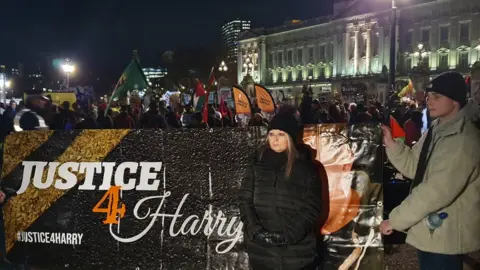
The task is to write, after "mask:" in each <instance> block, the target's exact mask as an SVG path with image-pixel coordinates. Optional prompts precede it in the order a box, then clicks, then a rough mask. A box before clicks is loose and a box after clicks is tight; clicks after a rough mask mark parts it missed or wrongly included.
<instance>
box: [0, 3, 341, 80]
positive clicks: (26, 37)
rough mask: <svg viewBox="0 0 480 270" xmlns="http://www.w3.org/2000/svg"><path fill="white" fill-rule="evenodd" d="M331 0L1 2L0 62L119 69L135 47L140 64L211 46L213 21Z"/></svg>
mask: <svg viewBox="0 0 480 270" xmlns="http://www.w3.org/2000/svg"><path fill="white" fill-rule="evenodd" d="M331 2H332V0H243V1H238V0H223V1H218V0H217V1H201V0H200V1H199V0H183V1H182V0H180V1H178V0H177V1H167V0H82V1H68V0H17V1H13V0H5V1H2V3H1V5H0V29H1V31H0V33H1V34H0V40H1V42H0V64H7V65H12V64H15V63H17V62H19V61H20V62H23V63H24V65H25V66H26V67H28V66H29V65H34V64H35V63H36V62H42V61H45V59H53V58H66V57H68V58H72V59H73V60H74V61H75V62H76V63H78V65H79V68H80V69H88V70H89V71H91V72H94V73H102V72H104V71H105V70H109V71H114V72H118V73H120V72H121V71H122V70H123V69H124V68H125V66H126V65H127V64H128V62H129V60H130V59H131V51H132V50H133V49H135V48H137V49H138V50H139V53H140V57H141V60H142V65H143V66H149V65H150V64H153V60H152V59H154V57H155V56H158V55H159V54H161V53H163V52H164V51H166V50H171V49H175V47H176V46H177V45H180V44H183V45H185V44H191V45H201V46H216V45H218V44H219V43H220V42H221V37H220V27H221V25H222V24H223V23H224V22H226V21H229V20H233V19H236V18H237V17H238V18H240V19H247V20H251V21H252V26H253V28H257V27H262V26H267V27H269V26H275V25H280V24H282V23H283V22H284V21H285V20H287V19H308V18H312V17H317V16H321V15H325V14H328V13H330V12H331V10H332V4H331Z"/></svg>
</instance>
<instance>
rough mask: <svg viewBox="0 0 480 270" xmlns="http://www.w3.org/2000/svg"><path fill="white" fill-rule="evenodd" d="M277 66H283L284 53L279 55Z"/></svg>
mask: <svg viewBox="0 0 480 270" xmlns="http://www.w3.org/2000/svg"><path fill="white" fill-rule="evenodd" d="M277 66H279V67H281V66H283V52H278V53H277Z"/></svg>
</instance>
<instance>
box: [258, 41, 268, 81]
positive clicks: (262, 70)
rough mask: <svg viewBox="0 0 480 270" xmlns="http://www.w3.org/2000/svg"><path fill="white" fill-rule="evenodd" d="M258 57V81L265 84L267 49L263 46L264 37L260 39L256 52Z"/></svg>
mask: <svg viewBox="0 0 480 270" xmlns="http://www.w3.org/2000/svg"><path fill="white" fill-rule="evenodd" d="M258 57H259V58H260V63H259V69H260V75H259V79H260V82H262V83H263V84H265V83H266V81H267V48H266V44H265V37H261V38H260V50H259V52H258Z"/></svg>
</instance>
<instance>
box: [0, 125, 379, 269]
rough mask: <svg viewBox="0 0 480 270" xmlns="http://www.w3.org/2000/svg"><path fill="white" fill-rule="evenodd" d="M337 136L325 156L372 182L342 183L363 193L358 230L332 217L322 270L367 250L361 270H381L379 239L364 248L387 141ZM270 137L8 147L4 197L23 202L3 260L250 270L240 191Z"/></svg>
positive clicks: (45, 138) (68, 140)
mask: <svg viewBox="0 0 480 270" xmlns="http://www.w3.org/2000/svg"><path fill="white" fill-rule="evenodd" d="M337 129H338V130H339V131H341V133H342V132H343V133H342V134H343V135H346V136H347V138H350V139H348V140H344V141H341V140H335V141H332V140H330V143H334V144H333V145H332V146H328V145H323V147H338V146H340V147H344V148H345V149H349V148H350V149H353V150H352V151H353V153H354V158H353V159H354V161H353V164H354V165H353V166H352V168H356V169H355V170H354V171H355V174H358V175H360V174H361V173H359V172H365V173H366V174H367V175H368V179H367V178H366V177H363V176H360V177H363V178H361V179H362V180H359V179H360V178H359V177H358V176H355V177H353V178H350V180H349V181H350V182H348V181H347V182H348V183H347V182H342V181H344V180H342V179H340V180H338V179H337V180H335V181H341V183H340V182H338V183H337V184H338V186H342V187H345V188H344V189H345V190H356V191H358V192H357V193H358V194H357V196H359V198H360V199H361V203H360V204H358V205H357V207H358V209H359V210H358V211H357V212H356V215H355V217H354V218H352V219H351V220H350V218H351V216H350V215H348V214H346V212H342V211H337V212H335V214H334V212H332V211H331V210H330V215H329V221H331V220H332V218H334V217H335V216H337V219H339V220H343V222H341V223H342V224H343V223H345V224H344V225H336V226H330V228H331V229H330V232H328V234H329V235H328V236H327V237H326V242H327V244H328V246H329V250H330V246H331V247H333V248H334V249H333V250H335V253H336V254H329V255H327V259H326V265H327V267H328V268H327V269H338V268H339V267H340V266H341V265H342V264H345V260H347V257H348V256H350V255H351V253H354V252H355V249H356V247H360V248H361V247H363V246H369V247H368V248H363V249H362V251H363V250H365V251H366V255H365V256H364V257H363V259H362V258H361V256H358V257H360V261H361V266H360V269H381V267H382V260H383V258H382V255H381V253H382V252H381V250H382V247H381V241H380V240H379V236H378V232H377V233H374V236H373V238H372V237H370V238H372V239H373V241H369V233H370V229H371V228H373V227H374V226H376V225H378V224H377V223H378V222H380V219H381V216H382V213H381V210H380V211H377V210H378V208H379V203H380V202H381V199H380V197H381V196H380V195H379V194H377V191H378V190H379V188H378V187H377V186H376V185H377V184H375V183H373V179H374V178H375V175H376V174H377V172H378V171H379V170H381V166H380V167H379V165H378V164H377V163H375V160H378V159H379V155H378V153H377V152H376V151H375V149H376V147H377V146H378V144H379V134H380V131H379V128H378V127H374V126H371V127H370V126H359V127H351V128H350V129H348V128H346V127H338V128H337ZM318 131H319V130H318V129H317V130H316V131H314V132H313V133H312V131H311V129H307V130H306V131H305V137H304V138H305V139H304V140H305V141H306V142H307V144H310V145H311V143H309V142H311V139H312V136H313V137H319V138H320V136H321V135H320V134H319V133H318ZM312 134H313V135H312ZM265 136H266V130H265V129H257V128H255V129H253V128H252V129H219V130H201V129H190V130H177V131H161V130H84V131H73V132H64V131H55V132H53V131H46V132H40V131H38V132H37V131H35V132H22V133H15V134H13V135H10V136H9V137H7V140H6V143H5V151H4V166H3V171H2V181H1V186H2V188H3V189H4V190H15V191H16V192H17V193H18V195H16V196H13V197H12V198H10V199H9V201H8V202H7V204H6V205H4V207H3V211H4V220H5V223H6V224H5V226H6V229H5V232H6V242H7V253H8V258H9V259H10V260H11V261H12V262H15V263H19V264H28V265H30V266H33V267H35V268H37V269H59V268H72V269H248V267H249V266H248V254H246V252H245V250H244V246H243V240H242V238H243V233H242V230H243V224H242V223H241V222H240V221H239V211H238V208H237V190H238V186H239V184H240V181H241V180H242V178H243V177H244V175H245V173H246V168H247V166H248V164H249V162H250V161H251V156H252V154H253V153H254V152H255V150H256V149H257V148H258V147H259V146H261V145H262V144H263V143H265ZM309 140H310V141H309ZM314 141H315V142H316V144H315V145H314V148H315V149H317V151H318V150H319V149H320V150H321V147H319V146H322V145H319V143H318V141H319V140H314ZM320 141H321V142H323V141H325V140H323V139H321V140H320ZM327 142H328V140H326V141H325V143H327ZM344 144H349V145H350V146H349V147H345V146H343V145H344ZM320 152H322V151H320ZM322 153H323V152H322ZM318 157H319V156H318V154H317V159H318ZM320 160H322V159H320ZM362 162H364V163H362ZM327 165H328V164H326V166H325V168H326V169H327V173H328V170H330V169H331V168H329V166H327ZM352 170H353V169H352ZM329 177H330V175H329ZM344 178H345V177H344ZM352 179H355V180H352ZM329 183H330V184H329V185H330V188H329V189H330V197H331V198H332V194H334V193H332V191H331V190H332V184H331V182H330V181H329ZM342 183H343V184H342ZM337 184H336V185H337ZM336 185H334V186H336ZM359 185H360V186H361V187H358V186H359ZM119 186H121V187H122V188H121V189H120V188H119ZM340 189H341V188H340ZM347 193H348V192H347ZM351 193H352V192H351ZM352 194H353V193H352ZM373 194H376V195H373ZM333 199H335V198H333ZM352 201H353V202H355V200H350V201H347V202H348V203H346V206H348V207H350V206H352V203H350V202H352ZM342 203H345V201H343V202H342ZM330 205H332V204H330ZM353 205H355V204H353ZM330 208H331V207H330ZM342 209H343V208H342ZM347 212H348V211H347ZM333 220H335V218H334V219H333ZM334 223H335V222H334ZM327 227H328V221H327V225H325V227H324V229H325V228H327ZM336 227H339V228H337V229H338V230H337V231H334V230H335V228H336ZM332 228H333V229H332ZM368 242H370V243H368ZM357 253H358V252H357ZM358 257H357V258H358ZM354 259H355V260H354V263H357V261H359V260H357V259H356V258H354ZM350 260H353V259H350ZM352 264H353V263H352ZM354 266H355V265H354V264H353V266H352V268H351V269H354ZM343 269H348V268H343Z"/></svg>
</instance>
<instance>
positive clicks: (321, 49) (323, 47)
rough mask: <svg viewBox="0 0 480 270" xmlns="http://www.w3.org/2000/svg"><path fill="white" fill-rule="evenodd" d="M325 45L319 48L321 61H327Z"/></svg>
mask: <svg viewBox="0 0 480 270" xmlns="http://www.w3.org/2000/svg"><path fill="white" fill-rule="evenodd" d="M325 53H326V51H325V45H320V47H319V48H318V55H319V57H320V61H325Z"/></svg>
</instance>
